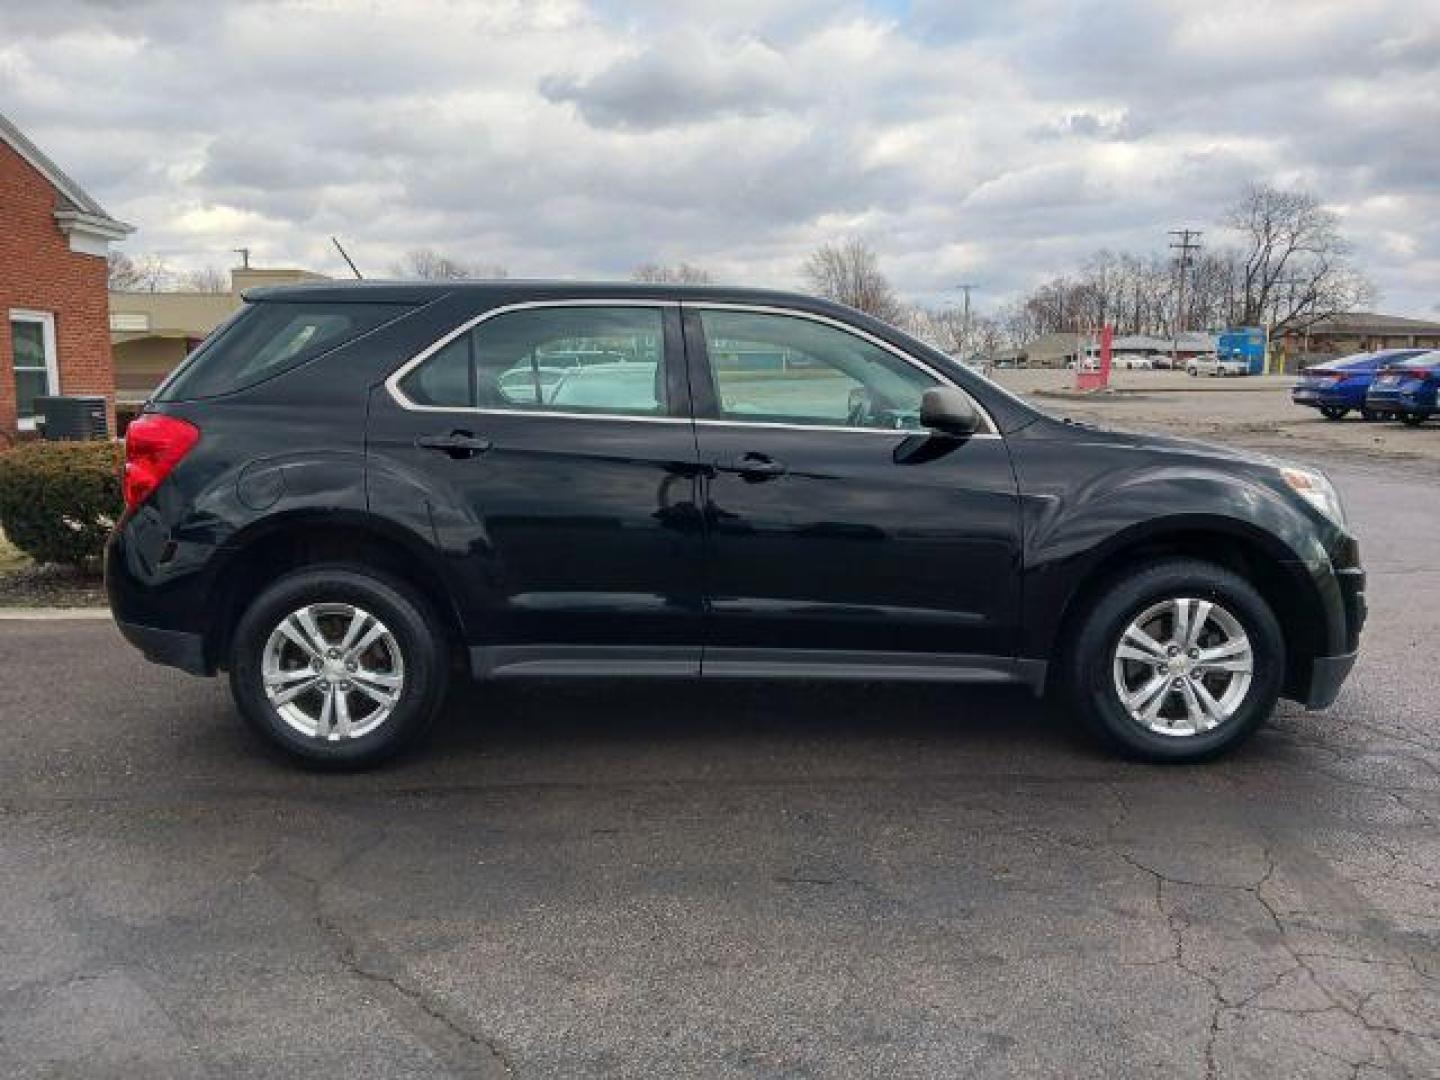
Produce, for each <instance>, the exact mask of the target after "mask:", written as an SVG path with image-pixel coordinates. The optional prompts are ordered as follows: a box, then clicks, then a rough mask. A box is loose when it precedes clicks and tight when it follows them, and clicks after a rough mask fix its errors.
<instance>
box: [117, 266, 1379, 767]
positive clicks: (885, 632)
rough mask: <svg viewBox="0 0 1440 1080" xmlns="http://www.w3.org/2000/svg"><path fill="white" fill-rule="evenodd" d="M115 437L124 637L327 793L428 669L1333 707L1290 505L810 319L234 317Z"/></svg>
mask: <svg viewBox="0 0 1440 1080" xmlns="http://www.w3.org/2000/svg"><path fill="white" fill-rule="evenodd" d="M247 300H248V304H247V306H246V307H245V308H244V309H243V310H242V311H241V312H240V313H239V314H238V315H237V316H236V317H235V318H234V319H232V320H231V321H230V322H228V323H227V324H226V325H224V326H223V327H221V328H220V329H219V330H217V331H216V332H215V333H214V334H213V335H212V336H211V337H210V338H209V339H208V340H207V341H206V342H205V343H204V344H203V345H202V346H201V347H200V348H199V349H198V350H196V352H195V353H194V354H193V355H192V356H191V357H190V358H189V359H188V360H187V361H186V362H185V363H184V364H183V365H182V366H181V367H180V368H179V369H178V370H177V371H176V372H175V374H174V375H172V376H171V377H170V379H169V380H168V381H167V382H166V383H165V384H164V385H163V386H162V387H161V388H160V390H159V391H158V392H157V393H156V394H155V397H154V399H153V400H152V401H151V402H150V403H149V404H148V405H147V406H146V408H145V410H144V412H143V413H142V414H141V415H140V416H139V417H138V418H137V419H136V420H135V421H134V423H133V424H132V425H131V427H130V429H129V432H128V435H127V440H126V447H127V464H126V472H125V494H126V503H127V510H126V512H125V515H124V517H123V518H122V520H121V521H120V523H119V525H118V526H117V528H116V530H115V535H114V538H113V540H112V541H111V544H110V548H109V553H108V557H107V566H106V580H107V585H108V589H109V595H110V603H111V606H112V608H113V610H114V613H115V617H116V619H117V620H118V621H119V624H120V629H121V631H122V632H123V633H124V634H125V636H126V637H127V638H128V639H129V640H130V641H131V642H133V643H134V644H135V645H136V646H137V647H139V649H140V650H141V651H142V652H144V653H145V654H146V655H147V656H148V657H150V658H151V659H152V660H156V661H159V662H161V663H166V664H172V665H174V666H176V667H180V668H183V669H184V670H186V671H189V672H193V673H195V674H197V675H201V674H203V675H208V674H214V673H215V672H216V671H217V670H221V669H223V670H227V671H228V672H229V676H230V685H231V688H232V690H233V692H234V696H235V700H236V703H237V704H238V706H239V709H240V712H241V714H242V715H243V716H244V717H245V719H246V720H247V721H248V722H249V723H250V725H251V726H252V727H254V728H255V729H256V730H257V731H259V732H260V733H262V734H263V735H265V736H266V737H267V738H268V739H270V740H271V741H272V742H274V743H276V744H278V745H279V746H281V747H283V748H284V749H285V750H287V751H289V752H290V753H291V754H294V755H296V756H298V757H300V758H303V759H305V760H307V761H310V762H313V763H318V764H327V765H336V766H342V765H352V766H353V765H362V764H367V763H371V762H375V761H377V760H379V759H381V758H383V757H385V756H387V755H389V754H391V753H393V752H394V751H396V750H398V749H399V748H400V747H402V746H403V745H405V744H406V743H409V742H410V741H412V740H413V739H414V738H415V737H416V736H418V735H419V734H421V733H422V732H423V731H424V730H425V729H426V727H427V726H428V725H429V724H430V722H431V720H432V718H433V717H434V716H435V714H436V712H437V710H438V709H439V707H440V705H441V702H442V700H443V699H444V697H445V693H446V686H447V683H448V681H449V680H450V678H451V676H452V674H453V673H454V672H455V671H457V670H468V671H469V673H470V674H471V675H472V676H473V677H474V678H476V679H482V680H484V679H497V678H511V677H523V676H626V677H636V676H701V677H704V678H736V677H740V678H756V677H763V678H769V677H786V678H797V677H798V678H807V679H902V680H939V681H948V682H956V683H1018V684H1021V685H1024V686H1028V687H1030V688H1031V689H1033V690H1034V691H1036V692H1037V693H1038V692H1042V691H1044V690H1047V689H1048V690H1052V691H1054V692H1055V693H1056V694H1057V695H1058V696H1060V697H1061V699H1062V700H1063V701H1065V702H1066V703H1067V704H1068V705H1069V706H1070V707H1071V708H1073V710H1074V711H1075V712H1076V713H1078V714H1079V715H1080V716H1081V717H1083V718H1084V719H1085V720H1086V721H1088V722H1089V723H1090V724H1091V725H1092V726H1093V727H1094V728H1095V729H1097V730H1098V731H1099V732H1101V733H1102V734H1104V735H1105V736H1108V737H1109V738H1110V739H1111V740H1112V741H1113V742H1115V743H1118V744H1119V745H1120V746H1121V747H1123V748H1126V749H1128V750H1130V751H1132V752H1135V753H1138V754H1141V755H1145V756H1148V757H1151V758H1157V759H1171V760H1175V759H1194V758H1201V757H1205V756H1208V755H1212V754H1215V753H1217V752H1219V751H1220V750H1222V749H1224V748H1227V747H1229V746H1232V745H1234V744H1235V743H1237V742H1238V741H1240V740H1241V739H1242V738H1244V737H1245V736H1246V735H1248V734H1249V733H1250V732H1252V731H1253V730H1254V729H1255V728H1256V727H1257V726H1258V725H1259V724H1260V723H1261V722H1263V721H1264V720H1265V718H1266V717H1267V716H1268V715H1269V713H1270V712H1271V710H1272V708H1273V707H1274V705H1275V701H1276V699H1277V697H1279V696H1282V695H1283V696H1286V697H1289V698H1293V699H1296V700H1298V701H1300V702H1302V703H1304V704H1306V705H1308V706H1311V707H1323V706H1325V705H1328V704H1329V703H1330V702H1331V701H1332V700H1334V698H1335V696H1336V694H1337V693H1338V691H1339V687H1340V684H1341V682H1342V681H1343V680H1344V678H1345V676H1346V674H1347V673H1348V672H1349V670H1350V667H1351V665H1352V664H1353V662H1354V658H1355V651H1356V648H1357V645H1358V638H1359V633H1360V627H1361V623H1362V622H1363V620H1364V612H1365V604H1364V592H1363V588H1364V581H1365V578H1364V574H1363V572H1362V571H1361V570H1360V567H1359V558H1358V549H1357V546H1356V542H1355V540H1354V538H1353V537H1352V536H1351V534H1350V533H1349V531H1348V530H1347V529H1346V526H1345V520H1344V515H1343V512H1342V509H1341V507H1340V504H1339V500H1338V499H1337V497H1336V495H1335V492H1334V489H1333V488H1332V487H1331V486H1330V484H1329V482H1328V481H1327V480H1326V479H1325V477H1324V476H1323V475H1321V474H1320V473H1317V472H1314V471H1313V470H1310V469H1304V468H1298V467H1291V466H1285V465H1280V464H1277V463H1275V462H1272V461H1268V460H1264V459H1261V458H1258V457H1253V456H1249V455H1245V454H1241V453H1237V452H1234V451H1229V450H1224V449H1218V448H1215V447H1208V446H1203V445H1199V444H1195V443H1189V442H1183V441H1180V440H1177V439H1170V438H1162V437H1157V436H1149V435H1133V434H1122V433H1117V432H1110V431H1102V430H1098V429H1095V428H1092V427H1088V426H1085V425H1080V424H1074V423H1070V422H1068V421H1063V420H1058V419H1055V418H1052V417H1050V416H1047V415H1045V414H1044V413H1041V412H1038V411H1036V410H1035V409H1034V408H1032V407H1031V406H1030V405H1028V404H1026V403H1024V402H1022V401H1020V400H1019V399H1017V398H1015V397H1013V396H1012V395H1010V394H1009V393H1007V392H1006V391H1004V390H1002V389H1000V388H999V387H997V386H995V385H994V384H992V383H990V382H988V381H986V380H985V379H984V378H982V377H980V376H978V375H976V374H975V373H974V372H973V371H970V370H969V369H967V368H965V367H963V366H961V365H960V364H957V363H954V362H952V361H951V360H950V359H948V358H947V357H946V356H944V355H943V354H941V353H938V352H936V351H935V350H933V349H931V348H928V347H927V346H925V345H923V344H921V343H920V342H918V341H915V340H913V339H912V338H909V337H907V336H906V335H904V334H902V333H900V332H899V331H897V330H896V329H894V328H893V327H890V326H887V325H885V324H883V323H880V322H877V321H875V320H873V319H870V318H868V317H866V316H864V315H861V314H859V313H857V312H855V311H852V310H850V309H848V308H844V307H840V306H837V305H835V304H831V303H827V302H825V301H822V300H817V299H814V298H811V297H804V296H796V295H792V294H789V293H778V292H760V291H755V290H749V289H730V288H708V287H706V288H696V287H673V286H658V285H657V286H652V285H635V284H627V285H581V284H574V283H534V282H529V283H520V282H502V283H489V284H480V283H473V284H472V283H445V284H429V283H427V284H378V283H376V284H371V283H360V282H357V283H349V284H340V283H337V284H331V283H326V284H318V285H309V286H297V287H287V288H275V289H262V290H256V291H254V292H251V293H250V294H248V296H247Z"/></svg>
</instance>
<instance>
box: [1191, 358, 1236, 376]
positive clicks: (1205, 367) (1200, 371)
mask: <svg viewBox="0 0 1440 1080" xmlns="http://www.w3.org/2000/svg"><path fill="white" fill-rule="evenodd" d="M1185 374H1187V375H1212V376H1216V377H1218V376H1222V375H1248V374H1250V365H1249V364H1248V363H1247V362H1246V361H1245V360H1244V359H1242V358H1238V357H1237V358H1231V357H1223V358H1222V357H1219V356H1216V355H1215V354H1214V353H1202V354H1201V355H1199V356H1192V357H1191V358H1190V359H1189V360H1187V361H1185Z"/></svg>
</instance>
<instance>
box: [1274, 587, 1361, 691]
mask: <svg viewBox="0 0 1440 1080" xmlns="http://www.w3.org/2000/svg"><path fill="white" fill-rule="evenodd" d="M1335 584H1336V586H1337V591H1338V593H1339V601H1340V602H1339V605H1338V610H1337V611H1335V613H1334V615H1333V616H1332V626H1333V631H1334V633H1333V634H1332V636H1331V642H1332V644H1331V646H1330V647H1331V648H1332V649H1333V648H1336V647H1337V646H1338V647H1339V648H1341V649H1344V650H1345V651H1343V652H1335V653H1332V654H1329V655H1324V656H1314V657H1311V658H1310V659H1309V660H1307V661H1306V662H1305V663H1304V664H1303V665H1302V666H1301V667H1300V670H1299V671H1294V670H1293V669H1292V672H1291V675H1292V680H1291V682H1290V686H1289V687H1288V691H1287V693H1286V694H1285V696H1286V697H1288V698H1291V699H1292V700H1294V701H1298V702H1299V703H1300V704H1301V705H1303V706H1305V708H1307V709H1324V708H1326V707H1327V706H1329V705H1331V704H1333V703H1334V701H1335V699H1336V698H1337V697H1338V696H1339V695H1340V687H1341V686H1342V685H1344V683H1345V679H1346V678H1347V677H1348V676H1349V674H1350V669H1351V668H1353V667H1354V666H1355V659H1356V657H1358V656H1359V655H1360V631H1361V630H1363V629H1364V628H1365V619H1366V618H1367V616H1368V615H1369V606H1368V605H1367V603H1366V601H1365V571H1364V570H1363V569H1362V568H1360V567H1359V566H1344V567H1337V568H1336V570H1335Z"/></svg>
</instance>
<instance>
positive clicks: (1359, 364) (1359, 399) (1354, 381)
mask: <svg viewBox="0 0 1440 1080" xmlns="http://www.w3.org/2000/svg"><path fill="white" fill-rule="evenodd" d="M1426 351H1427V350H1425V349H1382V350H1381V351H1379V352H1369V353H1354V354H1352V355H1350V356H1342V357H1340V358H1338V359H1336V360H1326V361H1325V362H1324V363H1323V364H1312V365H1311V366H1310V367H1307V368H1301V369H1300V379H1299V381H1298V382H1297V383H1296V384H1295V385H1294V386H1293V387H1292V388H1291V390H1290V400H1291V401H1293V402H1294V403H1295V404H1296V405H1304V406H1305V407H1306V408H1310V409H1319V410H1320V415H1321V416H1323V417H1325V419H1327V420H1339V419H1342V418H1343V417H1344V416H1345V415H1346V414H1348V413H1351V412H1358V413H1359V414H1360V415H1361V416H1362V417H1364V418H1365V419H1366V420H1373V419H1375V417H1376V414H1375V412H1374V410H1372V409H1371V408H1370V407H1369V406H1368V405H1367V404H1366V401H1365V396H1366V394H1367V393H1368V392H1369V390H1370V385H1371V383H1372V382H1374V380H1375V375H1376V372H1378V371H1379V369H1380V368H1382V367H1385V366H1386V365H1388V364H1397V363H1399V362H1400V361H1402V360H1409V359H1410V358H1411V357H1413V356H1420V355H1422V354H1423V353H1425V352H1426Z"/></svg>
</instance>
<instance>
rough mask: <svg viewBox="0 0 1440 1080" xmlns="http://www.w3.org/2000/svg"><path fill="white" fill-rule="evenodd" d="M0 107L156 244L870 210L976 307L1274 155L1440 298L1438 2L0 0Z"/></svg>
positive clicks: (676, 222)
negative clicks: (964, 290) (968, 285)
mask: <svg viewBox="0 0 1440 1080" xmlns="http://www.w3.org/2000/svg"><path fill="white" fill-rule="evenodd" d="M0 111H3V112H5V113H6V114H8V115H9V116H10V117H11V119H12V120H14V121H15V122H16V123H18V124H19V125H20V126H21V128H22V129H24V130H26V131H27V133H28V134H30V136H31V137H32V138H33V139H34V140H35V141H36V142H38V143H39V144H40V145H41V146H42V147H43V148H44V149H45V150H46V151H47V152H48V153H49V154H50V155H51V156H52V157H54V158H55V159H56V160H57V161H58V162H59V163H60V164H61V166H62V167H63V168H65V169H66V170H68V171H69V172H70V173H71V174H72V175H74V176H75V177H76V178H77V179H78V180H79V181H80V182H81V183H82V184H83V185H84V186H85V187H86V188H87V189H88V190H89V191H90V193H91V194H92V195H94V196H95V197H96V198H98V199H99V200H100V201H101V202H102V203H104V204H105V205H106V206H107V208H109V209H110V211H111V212H112V213H113V214H115V215H116V216H118V217H121V218H122V219H124V220H126V221H129V222H131V223H132V224H134V225H136V226H137V227H138V231H137V232H136V234H135V235H134V236H133V237H132V238H131V239H130V240H129V241H127V243H126V245H125V248H126V250H128V251H130V252H133V253H140V252H157V253H161V254H163V255H164V256H165V257H166V258H167V259H168V260H169V261H170V263H171V264H172V265H174V266H175V267H177V268H186V267H195V266H199V265H205V264H213V265H218V266H226V265H229V263H230V261H231V260H232V256H231V255H230V249H231V248H234V247H238V246H241V245H245V246H248V247H250V248H251V249H252V251H253V252H254V258H255V261H256V262H257V263H263V264H298V265H302V266H306V267H310V268H312V269H317V270H322V271H326V272H330V273H336V274H338V273H341V272H343V271H344V267H343V265H342V264H340V262H339V260H338V257H337V256H336V255H335V253H334V251H333V249H331V248H330V246H329V241H328V237H329V236H330V235H331V234H332V233H333V234H337V235H339V236H340V237H341V239H342V241H343V242H344V243H345V244H346V245H347V247H348V248H349V249H350V250H351V251H352V253H353V254H354V255H355V256H356V258H357V261H359V262H360V264H361V267H362V269H368V270H370V271H371V272H372V273H380V272H383V271H384V270H385V268H386V267H387V266H388V265H389V264H391V263H392V262H394V261H395V259H396V258H397V257H398V256H399V255H400V254H401V253H403V252H404V251H405V250H407V249H409V248H413V247H418V246H432V247H436V248H439V249H441V250H443V251H445V252H447V253H449V254H452V255H455V256H457V257H460V258H465V259H469V260H472V261H475V262H484V263H499V264H502V265H504V266H506V267H508V268H509V270H510V272H511V274H512V275H514V276H520V275H524V276H609V277H613V276H622V277H623V276H627V275H628V273H629V271H630V270H631V269H632V268H633V267H634V266H635V265H637V264H638V263H641V262H645V261H651V260H655V261H673V260H681V259H685V260H689V261H691V262H695V263H698V264H700V265H702V266H704V267H706V268H708V269H710V270H711V272H712V273H713V274H714V275H715V276H716V277H717V278H719V279H722V280H732V281H738V282H745V283H754V284H767V285H777V286H791V285H795V284H798V280H799V265H800V263H801V261H802V260H803V257H804V255H805V253H806V252H807V251H809V250H810V249H812V248H813V247H814V246H815V245H816V244H817V243H818V242H820V241H823V240H826V239H833V238H839V237H845V236H851V235H859V236H862V237H865V238H866V239H867V240H869V242H870V243H871V244H872V245H873V246H874V247H875V248H876V250H877V251H878V252H879V253H880V256H881V261H882V265H883V267H884V268H885V270H886V271H887V272H888V273H889V274H890V275H891V277H892V278H893V279H894V281H895V282H896V284H897V285H898V286H899V288H900V289H901V291H902V292H903V293H905V294H906V295H907V296H908V297H910V298H912V299H917V300H925V301H929V302H942V301H944V300H946V299H949V298H953V297H954V296H955V295H956V294H955V293H954V291H953V286H954V285H955V284H956V283H958V282H962V281H965V282H975V283H978V284H979V285H980V286H981V288H980V291H979V292H977V294H976V303H977V305H979V307H980V308H981V309H982V310H984V309H987V308H990V307H993V306H994V305H996V304H998V303H1000V302H1002V301H1004V300H1005V299H1007V298H1011V297H1013V296H1014V295H1016V294H1017V292H1019V291H1021V290H1024V289H1026V288H1027V287H1029V286H1030V285H1032V284H1033V283H1035V282H1036V281H1038V280H1040V279H1043V278H1045V277H1048V276H1050V275H1053V274H1055V273H1059V272H1062V271H1065V270H1067V269H1069V268H1071V267H1073V266H1075V265H1076V264H1078V262H1079V261H1080V260H1082V259H1083V257H1084V256H1085V255H1086V254H1087V253H1089V252H1091V251H1094V250H1096V249H1098V248H1102V247H1110V248H1115V249H1129V250H1140V251H1149V250H1159V249H1161V248H1163V246H1164V244H1165V242H1166V236H1165V230H1167V229H1171V228H1178V227H1180V226H1191V227H1195V228H1200V229H1204V230H1205V231H1206V233H1205V240H1206V241H1207V242H1211V243H1219V242H1220V241H1221V240H1222V234H1221V233H1220V231H1219V230H1218V228H1217V219H1218V218H1219V216H1220V214H1221V212H1222V210H1223V208H1224V206H1225V205H1226V203H1227V202H1229V201H1230V200H1231V199H1232V198H1233V197H1234V195H1235V194H1236V192H1237V191H1238V189H1239V188H1240V187H1241V185H1242V184H1243V183H1245V182H1246V181H1247V180H1250V179H1262V180H1268V181H1272V182H1278V183H1281V184H1286V185H1300V186H1304V187H1307V188H1309V189H1311V190H1313V191H1315V192H1316V193H1318V194H1319V195H1320V196H1321V197H1322V198H1323V199H1324V200H1325V201H1326V202H1327V203H1328V204H1330V205H1331V206H1333V208H1334V209H1335V210H1336V211H1338V212H1339V213H1340V214H1341V215H1343V219H1344V223H1345V229H1346V231H1347V233H1348V234H1349V236H1350V237H1351V238H1352V239H1353V240H1354V242H1355V244H1356V246H1357V254H1358V257H1359V260H1360V262H1361V264H1362V266H1363V267H1364V268H1365V269H1366V270H1367V271H1368V272H1369V273H1370V274H1371V276H1372V277H1373V278H1374V280H1375V281H1376V283H1377V284H1378V285H1379V287H1380V291H1381V302H1380V305H1379V307H1380V308H1381V310H1385V311H1390V312H1394V313H1404V314H1417V315H1427V314H1434V313H1435V312H1436V311H1437V310H1440V308H1437V304H1440V4H1437V3H1436V2H1435V0H1296V2H1290V3H1280V2H1268V0H1198V2H1197V0H1122V2H1114V3H1108V2H1099V0H997V2H994V3H968V2H962V0H868V2H867V0H633V2H625V0H467V2H459V0H456V2H450V0H274V2H271V0H248V2H238V0H237V2H233V3H225V2H222V0H205V2H200V0H0Z"/></svg>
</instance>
